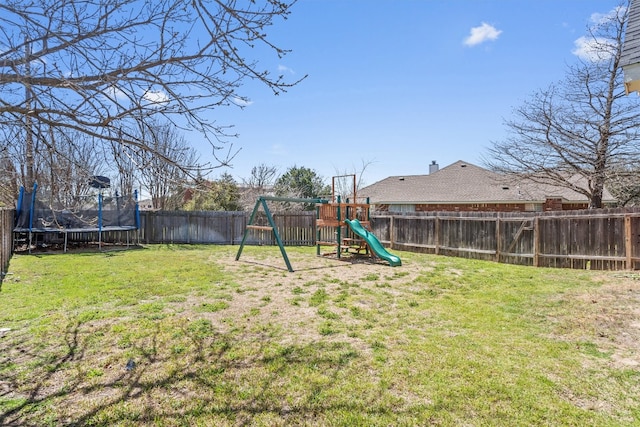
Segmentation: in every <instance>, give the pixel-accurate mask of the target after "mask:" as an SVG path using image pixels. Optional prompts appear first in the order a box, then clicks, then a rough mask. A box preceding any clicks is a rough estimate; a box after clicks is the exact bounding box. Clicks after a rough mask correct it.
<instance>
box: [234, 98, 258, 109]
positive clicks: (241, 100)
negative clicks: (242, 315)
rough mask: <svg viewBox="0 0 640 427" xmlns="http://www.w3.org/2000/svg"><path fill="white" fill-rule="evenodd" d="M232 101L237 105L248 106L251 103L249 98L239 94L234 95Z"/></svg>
mask: <svg viewBox="0 0 640 427" xmlns="http://www.w3.org/2000/svg"><path fill="white" fill-rule="evenodd" d="M232 102H233V103H234V104H236V105H237V106H238V107H248V106H249V105H251V104H253V101H251V100H250V99H247V98H240V97H239V96H236V97H234V98H233V100H232Z"/></svg>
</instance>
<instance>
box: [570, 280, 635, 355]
mask: <svg viewBox="0 0 640 427" xmlns="http://www.w3.org/2000/svg"><path fill="white" fill-rule="evenodd" d="M596 280H598V281H602V282H603V285H602V286H600V287H598V288H592V289H589V290H588V291H585V292H583V293H581V294H577V295H576V296H575V299H576V301H577V302H578V303H579V304H581V305H582V310H581V311H582V313H583V317H582V318H581V319H576V320H577V321H579V322H581V323H583V324H584V325H585V326H586V328H585V326H583V329H586V330H589V329H591V330H592V331H593V333H592V334H591V336H592V339H593V340H594V342H595V343H596V344H597V347H598V348H599V349H600V351H602V352H604V353H611V361H612V363H613V364H614V365H615V366H616V367H618V368H637V367H639V366H640V273H620V272H611V273H607V274H602V275H600V276H597V277H596Z"/></svg>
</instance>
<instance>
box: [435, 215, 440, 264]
mask: <svg viewBox="0 0 640 427" xmlns="http://www.w3.org/2000/svg"><path fill="white" fill-rule="evenodd" d="M435 218H436V225H435V234H436V241H435V245H436V249H435V254H436V255H439V254H440V217H439V216H438V215H436V217H435Z"/></svg>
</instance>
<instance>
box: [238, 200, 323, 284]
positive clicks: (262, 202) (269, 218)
mask: <svg viewBox="0 0 640 427" xmlns="http://www.w3.org/2000/svg"><path fill="white" fill-rule="evenodd" d="M267 201H274V202H291V203H316V204H319V203H320V204H325V203H329V201H328V200H326V199H302V198H290V197H273V196H260V197H258V200H256V205H255V206H254V208H253V211H252V212H251V216H250V217H249V223H248V224H247V228H246V229H245V230H244V234H243V236H242V241H241V242H240V247H239V248H238V253H237V254H236V261H238V260H239V259H240V255H241V254H242V249H243V248H244V243H245V241H246V240H247V236H248V235H249V230H251V228H250V226H251V225H253V221H254V220H255V217H256V214H257V213H258V210H259V209H260V206H262V207H263V208H264V213H265V214H266V216H267V221H269V226H270V227H271V230H272V231H273V237H274V238H275V239H276V243H277V244H278V247H279V248H280V253H281V254H282V258H284V262H285V264H287V270H289V272H291V273H293V268H292V267H291V262H289V257H288V256H287V251H285V250H284V245H283V244H282V240H281V239H280V233H278V228H277V227H276V223H275V221H274V220H273V216H272V215H271V211H270V210H269V206H268V205H267Z"/></svg>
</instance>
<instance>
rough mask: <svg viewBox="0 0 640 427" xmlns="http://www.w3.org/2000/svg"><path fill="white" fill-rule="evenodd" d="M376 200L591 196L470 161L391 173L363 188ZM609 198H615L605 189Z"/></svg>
mask: <svg viewBox="0 0 640 427" xmlns="http://www.w3.org/2000/svg"><path fill="white" fill-rule="evenodd" d="M358 194H359V196H362V197H369V200H370V202H371V203H373V204H389V203H404V204H407V203H410V204H421V203H425V204H427V203H431V204H436V203H518V202H519V203H522V202H544V201H545V200H546V199H547V197H557V198H563V199H565V200H566V201H568V202H586V201H587V197H586V196H584V195H582V194H580V193H577V192H575V191H572V190H570V189H568V188H563V187H555V186H550V185H541V184H533V183H524V182H520V183H517V184H516V183H514V182H513V181H510V180H509V179H508V178H507V177H505V176H503V175H500V174H497V173H495V172H492V171H490V170H487V169H484V168H481V167H479V166H476V165H473V164H471V163H469V162H465V161H462V160H458V161H457V162H455V163H453V164H451V165H449V166H447V167H445V168H442V169H440V170H439V171H437V172H435V173H433V174H430V175H409V176H390V177H389V178H385V179H383V180H382V181H378V182H376V183H374V184H372V185H370V186H368V187H365V188H363V189H361V190H360V191H359V193H358ZM603 196H604V197H603V198H604V201H605V202H613V201H614V199H613V197H612V196H611V194H610V193H609V192H608V191H606V190H605V194H604V195H603Z"/></svg>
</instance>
